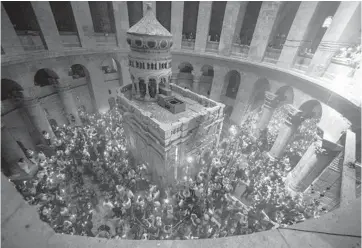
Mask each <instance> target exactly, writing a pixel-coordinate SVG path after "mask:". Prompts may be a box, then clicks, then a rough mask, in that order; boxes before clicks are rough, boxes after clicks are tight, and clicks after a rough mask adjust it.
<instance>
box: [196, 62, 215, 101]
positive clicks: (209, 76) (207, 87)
mask: <svg viewBox="0 0 362 248" xmlns="http://www.w3.org/2000/svg"><path fill="white" fill-rule="evenodd" d="M201 71H202V76H201V78H200V85H199V92H198V93H199V94H201V95H204V96H207V97H209V96H210V91H211V86H212V81H213V79H214V68H213V67H212V66H211V65H204V66H203V67H202V68H201Z"/></svg>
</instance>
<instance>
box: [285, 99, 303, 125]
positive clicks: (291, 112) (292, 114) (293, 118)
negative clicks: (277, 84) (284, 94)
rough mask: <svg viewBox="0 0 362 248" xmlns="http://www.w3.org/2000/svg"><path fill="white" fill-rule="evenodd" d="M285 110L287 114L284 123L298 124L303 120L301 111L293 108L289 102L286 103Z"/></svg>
mask: <svg viewBox="0 0 362 248" xmlns="http://www.w3.org/2000/svg"><path fill="white" fill-rule="evenodd" d="M287 110H288V116H287V119H286V120H285V123H286V124H288V125H294V126H299V125H300V124H301V123H302V121H303V120H304V117H303V115H302V114H303V112H302V111H300V110H299V109H297V108H295V107H294V106H293V105H291V104H288V105H287Z"/></svg>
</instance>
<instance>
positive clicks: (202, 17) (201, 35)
mask: <svg viewBox="0 0 362 248" xmlns="http://www.w3.org/2000/svg"><path fill="white" fill-rule="evenodd" d="M211 7H212V2H210V1H202V2H200V4H199V13H198V15H197V28H196V40H195V51H197V52H205V48H206V42H207V37H208V36H209V26H210V17H211Z"/></svg>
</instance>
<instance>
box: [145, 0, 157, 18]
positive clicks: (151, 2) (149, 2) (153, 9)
mask: <svg viewBox="0 0 362 248" xmlns="http://www.w3.org/2000/svg"><path fill="white" fill-rule="evenodd" d="M147 4H150V5H151V8H152V11H153V13H154V14H155V16H156V1H144V2H143V16H145V14H146V12H147Z"/></svg>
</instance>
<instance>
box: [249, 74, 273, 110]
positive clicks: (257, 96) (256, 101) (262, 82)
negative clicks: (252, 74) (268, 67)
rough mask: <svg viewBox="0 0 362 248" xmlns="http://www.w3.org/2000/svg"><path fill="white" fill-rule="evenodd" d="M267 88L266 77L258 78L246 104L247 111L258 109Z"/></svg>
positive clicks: (268, 85) (268, 86) (268, 88)
mask: <svg viewBox="0 0 362 248" xmlns="http://www.w3.org/2000/svg"><path fill="white" fill-rule="evenodd" d="M269 90H270V84H269V81H268V79H266V78H260V79H258V80H257V81H256V82H255V84H254V87H253V91H252V94H251V97H250V100H249V104H248V105H249V106H248V111H254V110H256V109H259V108H260V107H261V106H262V105H263V104H264V100H265V92H266V91H269Z"/></svg>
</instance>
